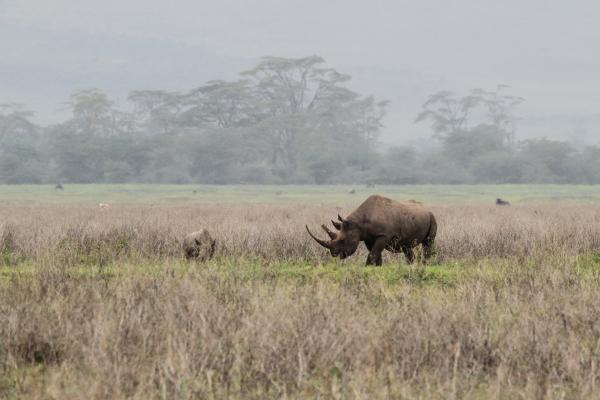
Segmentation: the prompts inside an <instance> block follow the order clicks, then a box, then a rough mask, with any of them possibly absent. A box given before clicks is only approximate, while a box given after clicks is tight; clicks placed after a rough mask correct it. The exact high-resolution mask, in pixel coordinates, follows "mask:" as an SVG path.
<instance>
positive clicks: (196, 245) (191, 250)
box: [182, 229, 217, 261]
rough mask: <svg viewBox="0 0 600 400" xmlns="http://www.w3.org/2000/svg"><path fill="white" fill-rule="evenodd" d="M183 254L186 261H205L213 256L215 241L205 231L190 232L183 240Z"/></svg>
mask: <svg viewBox="0 0 600 400" xmlns="http://www.w3.org/2000/svg"><path fill="white" fill-rule="evenodd" d="M182 247H183V254H184V256H185V258H186V259H188V260H198V261H207V260H209V259H211V258H212V256H213V255H214V254H215V248H216V247H217V241H216V239H213V238H212V237H211V236H210V233H208V231H207V230H206V229H202V230H200V231H196V232H192V233H190V234H189V235H187V236H186V237H185V238H184V239H183V244H182Z"/></svg>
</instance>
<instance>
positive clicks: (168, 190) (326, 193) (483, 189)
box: [0, 184, 600, 206]
mask: <svg viewBox="0 0 600 400" xmlns="http://www.w3.org/2000/svg"><path fill="white" fill-rule="evenodd" d="M64 187H65V190H64V191H57V190H55V189H54V185H0V204H4V205H9V204H10V205H40V204H42V205H45V204H55V205H68V204H72V205H84V206H97V205H98V203H109V204H121V205H171V206H176V205H190V204H198V203H218V204H223V203H228V204H240V203H244V204H246V203H255V204H258V203H261V204H266V203H267V204H290V203H302V204H340V203H343V204H356V203H358V202H360V201H362V199H364V198H366V197H367V196H368V195H370V194H380V195H383V196H388V197H392V198H396V199H411V198H414V199H418V200H419V201H424V202H426V203H430V204H431V203H441V204H454V205H460V204H465V203H469V204H474V203H476V204H490V203H492V202H494V200H495V199H496V198H497V197H501V198H503V199H507V200H509V201H511V202H513V203H515V202H516V203H535V202H540V201H545V202H548V201H561V202H565V201H570V202H573V201H575V202H587V203H595V204H600V185H401V186H398V185H395V186H390V185H376V186H375V187H365V186H364V185H355V186H352V185H336V186H326V185H324V186H311V185H304V186H302V185H284V186H256V185H231V186H213V185H143V184H140V185H132V184H127V185H64ZM352 190H354V192H355V193H354V194H352V195H351V194H350V191H352Z"/></svg>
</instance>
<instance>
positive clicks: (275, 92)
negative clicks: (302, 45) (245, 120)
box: [242, 56, 386, 176]
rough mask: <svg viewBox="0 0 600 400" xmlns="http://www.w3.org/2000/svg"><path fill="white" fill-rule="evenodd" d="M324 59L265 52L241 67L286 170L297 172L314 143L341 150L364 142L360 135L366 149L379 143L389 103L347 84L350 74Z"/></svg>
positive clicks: (279, 166)
mask: <svg viewBox="0 0 600 400" xmlns="http://www.w3.org/2000/svg"><path fill="white" fill-rule="evenodd" d="M323 64H324V60H323V59H322V58H321V57H318V56H310V57H303V58H279V57H265V58H263V59H262V60H261V61H260V62H259V64H258V65H257V66H256V67H255V68H253V69H251V70H249V71H246V72H243V73H242V75H243V76H245V77H246V78H247V79H248V80H249V81H250V85H251V93H252V98H253V99H255V101H257V104H258V109H256V110H255V111H256V112H257V113H258V120H259V121H260V122H259V123H258V124H257V129H258V130H259V132H260V134H261V135H262V136H263V138H264V142H265V143H267V144H268V146H269V149H270V162H271V164H272V165H273V167H274V169H275V170H276V171H278V173H279V174H280V175H282V176H291V175H293V174H294V173H295V172H296V170H297V169H298V163H299V157H300V155H301V154H306V153H307V152H309V151H307V150H308V149H311V148H313V149H314V147H315V146H318V147H319V150H322V149H323V148H327V147H329V148H330V149H331V151H339V150H340V147H342V148H344V147H345V148H348V147H349V146H351V145H356V144H359V142H358V141H357V140H352V139H358V140H360V139H361V135H363V136H362V139H363V140H362V142H360V144H362V145H364V146H365V150H366V151H368V150H369V149H368V147H369V146H374V144H375V140H376V137H377V135H378V133H379V128H380V126H381V125H380V121H381V118H382V117H383V110H384V109H385V106H386V103H384V102H380V103H376V102H375V101H374V100H373V99H370V98H367V99H362V98H361V97H360V95H359V94H358V93H356V92H354V91H352V90H350V89H348V88H347V87H345V86H344V84H345V83H346V82H347V81H348V80H349V79H350V77H349V76H348V75H344V74H341V73H339V72H338V71H336V70H335V69H332V68H325V67H323ZM333 143H336V146H335V149H334V148H333V145H332V144H333ZM307 148H308V149H307Z"/></svg>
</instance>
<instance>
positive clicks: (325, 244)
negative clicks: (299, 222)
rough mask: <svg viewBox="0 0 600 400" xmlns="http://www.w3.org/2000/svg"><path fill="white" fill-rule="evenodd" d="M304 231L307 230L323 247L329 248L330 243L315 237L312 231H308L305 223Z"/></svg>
mask: <svg viewBox="0 0 600 400" xmlns="http://www.w3.org/2000/svg"><path fill="white" fill-rule="evenodd" d="M306 231H307V232H308V234H309V235H310V237H311V238H313V239H315V241H316V242H317V243H319V244H320V245H321V246H323V247H325V248H326V249H331V245H330V244H329V243H328V242H326V241H324V240H321V239H319V238H318V237H316V236H315V235H313V234H312V232H311V231H310V229H308V225H306Z"/></svg>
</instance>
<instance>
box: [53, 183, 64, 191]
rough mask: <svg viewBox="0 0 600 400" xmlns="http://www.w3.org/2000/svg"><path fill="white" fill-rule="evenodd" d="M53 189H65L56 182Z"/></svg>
mask: <svg viewBox="0 0 600 400" xmlns="http://www.w3.org/2000/svg"><path fill="white" fill-rule="evenodd" d="M54 190H65V188H64V187H63V185H61V184H60V183H57V184H56V186H54Z"/></svg>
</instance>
